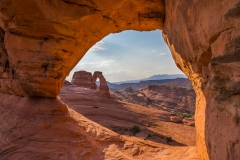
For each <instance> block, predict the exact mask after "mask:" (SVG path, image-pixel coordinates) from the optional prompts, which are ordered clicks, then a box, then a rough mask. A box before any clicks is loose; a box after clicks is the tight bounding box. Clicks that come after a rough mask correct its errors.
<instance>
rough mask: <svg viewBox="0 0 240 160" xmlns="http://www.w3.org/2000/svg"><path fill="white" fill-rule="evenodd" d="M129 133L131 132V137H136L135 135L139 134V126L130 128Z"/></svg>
mask: <svg viewBox="0 0 240 160" xmlns="http://www.w3.org/2000/svg"><path fill="white" fill-rule="evenodd" d="M130 132H131V133H132V134H133V135H136V134H137V133H139V132H141V129H140V127H139V126H136V125H134V126H133V127H132V128H130Z"/></svg>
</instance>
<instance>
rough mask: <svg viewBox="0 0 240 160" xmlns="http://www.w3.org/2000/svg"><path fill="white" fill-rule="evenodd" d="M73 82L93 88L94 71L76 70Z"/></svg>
mask: <svg viewBox="0 0 240 160" xmlns="http://www.w3.org/2000/svg"><path fill="white" fill-rule="evenodd" d="M71 83H72V84H74V85H76V86H79V87H86V88H91V87H93V77H92V73H91V72H86V71H78V72H74V74H73V77H72V81H71Z"/></svg>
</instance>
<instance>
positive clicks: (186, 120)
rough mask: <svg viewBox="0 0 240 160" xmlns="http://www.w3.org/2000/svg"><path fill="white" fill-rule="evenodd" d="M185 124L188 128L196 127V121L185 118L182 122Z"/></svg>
mask: <svg viewBox="0 0 240 160" xmlns="http://www.w3.org/2000/svg"><path fill="white" fill-rule="evenodd" d="M182 122H183V124H185V125H188V126H193V127H194V126H195V121H194V119H193V118H184V119H183V120H182Z"/></svg>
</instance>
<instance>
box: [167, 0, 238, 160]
mask: <svg viewBox="0 0 240 160" xmlns="http://www.w3.org/2000/svg"><path fill="white" fill-rule="evenodd" d="M165 7H166V20H165V23H164V30H163V37H164V38H165V41H166V43H167V44H168V46H169V48H170V49H171V52H172V55H173V58H174V60H175V62H176V64H177V66H178V67H179V68H180V69H181V70H183V72H184V73H185V74H186V75H187V76H188V78H189V79H190V81H191V82H192V84H193V87H194V89H195V91H196V94H197V101H196V102H197V105H196V117H195V118H196V130H197V149H198V154H199V158H200V159H213V160H218V159H231V160H234V159H239V158H240V143H239V142H240V123H239V119H240V110H239V104H240V85H239V84H240V83H239V82H240V48H239V45H240V30H239V29H240V21H239V18H240V14H239V13H240V12H239V10H240V3H239V0H222V1H218V0H212V1H208V0H204V1H187V0H185V1H166V6H165Z"/></svg>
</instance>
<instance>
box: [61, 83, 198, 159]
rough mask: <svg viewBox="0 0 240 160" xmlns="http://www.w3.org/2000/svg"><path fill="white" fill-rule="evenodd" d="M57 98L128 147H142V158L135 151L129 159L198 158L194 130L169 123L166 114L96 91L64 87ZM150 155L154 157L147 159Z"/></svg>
mask: <svg viewBox="0 0 240 160" xmlns="http://www.w3.org/2000/svg"><path fill="white" fill-rule="evenodd" d="M59 97H60V100H61V101H63V102H64V103H65V104H66V105H67V106H68V107H70V108H71V109H73V110H75V111H77V112H78V113H80V114H81V115H83V116H85V117H86V118H88V119H89V120H90V121H94V122H96V123H98V124H100V125H101V126H103V128H104V127H106V128H108V129H110V130H112V131H114V132H115V133H117V134H118V135H120V136H121V137H125V138H126V139H128V141H131V146H134V145H135V144H136V145H137V144H141V146H142V147H143V148H144V147H146V149H143V150H142V152H145V153H144V154H142V156H139V154H140V153H139V151H138V149H137V150H136V148H135V150H136V151H133V153H135V152H136V156H134V155H135V154H132V155H131V156H133V157H132V158H133V159H145V160H148V159H149V160H152V159H155V158H156V159H173V160H174V159H187V160H191V159H198V158H197V153H196V147H195V139H196V137H195V127H192V126H187V125H184V124H182V123H173V122H171V121H170V116H171V115H172V113H170V112H167V111H163V110H158V109H154V108H148V107H145V106H141V105H137V104H132V103H127V102H123V101H120V100H118V99H117V98H115V96H113V95H112V96H111V97H110V98H109V97H107V96H106V95H103V94H101V92H99V91H97V90H93V89H88V88H83V87H77V86H74V85H64V86H63V88H62V90H61V92H60V94H59ZM134 126H135V127H136V126H139V127H140V132H138V133H134V132H133V128H134ZM109 133H112V132H111V131H109ZM113 143H114V142H113ZM130 148H131V147H130ZM149 148H151V149H149ZM146 152H149V153H146ZM150 152H151V155H154V157H153V156H149V154H150ZM112 154H113V153H112ZM140 155H141V154H140ZM110 157H111V156H110ZM110 157H108V158H105V159H109V158H110ZM134 157H135V158H134ZM110 159H111V158H110ZM112 159H115V158H112ZM120 159H121V158H120ZM123 159H124V158H123ZM125 159H131V158H125Z"/></svg>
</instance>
